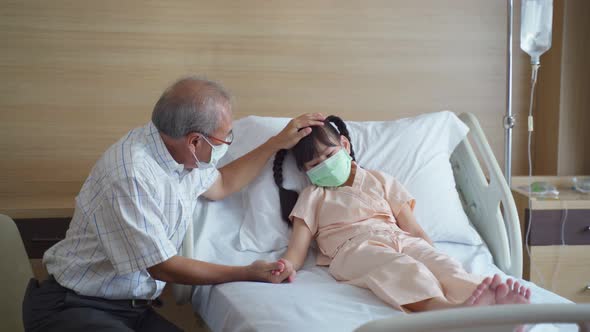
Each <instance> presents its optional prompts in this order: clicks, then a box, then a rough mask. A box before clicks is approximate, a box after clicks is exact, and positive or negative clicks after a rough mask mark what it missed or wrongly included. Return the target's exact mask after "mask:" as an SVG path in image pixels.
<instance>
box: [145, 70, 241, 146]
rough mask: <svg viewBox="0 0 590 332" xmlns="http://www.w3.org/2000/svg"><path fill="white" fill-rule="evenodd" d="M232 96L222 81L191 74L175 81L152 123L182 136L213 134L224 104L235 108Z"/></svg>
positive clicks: (154, 114)
mask: <svg viewBox="0 0 590 332" xmlns="http://www.w3.org/2000/svg"><path fill="white" fill-rule="evenodd" d="M231 102H232V100H231V95H230V94H229V92H228V91H227V90H226V89H225V88H224V87H223V86H222V85H221V84H219V83H217V82H214V81H210V80H208V79H205V78H201V77H196V76H189V77H185V78H182V79H180V80H178V81H176V83H174V84H172V85H171V86H170V87H169V88H168V89H166V91H164V93H163V94H162V96H161V97H160V99H159V100H158V102H157V103H156V106H154V111H153V112H152V122H153V123H154V125H155V126H156V128H158V130H159V131H161V132H162V133H164V134H166V135H168V136H170V137H173V138H180V137H183V136H186V135H188V134H190V133H193V132H197V133H201V134H204V135H210V134H211V133H213V132H214V131H215V130H216V129H217V126H218V122H219V121H218V120H219V113H218V109H219V107H220V106H222V107H223V106H225V107H227V109H228V111H231Z"/></svg>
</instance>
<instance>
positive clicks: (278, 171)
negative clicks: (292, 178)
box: [272, 115, 356, 225]
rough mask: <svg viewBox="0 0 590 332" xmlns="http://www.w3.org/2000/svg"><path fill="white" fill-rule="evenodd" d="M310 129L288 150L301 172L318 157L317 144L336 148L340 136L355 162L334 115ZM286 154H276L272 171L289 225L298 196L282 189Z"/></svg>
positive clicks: (345, 133) (346, 134) (343, 129)
mask: <svg viewBox="0 0 590 332" xmlns="http://www.w3.org/2000/svg"><path fill="white" fill-rule="evenodd" d="M332 124H334V125H335V126H336V128H337V129H336V128H334V127H333V126H332ZM311 129H312V130H311V133H310V134H309V135H307V136H305V137H304V138H302V139H301V140H300V141H299V143H297V144H296V145H295V146H294V147H293V148H292V149H291V150H290V151H291V152H292V153H293V156H294V157H295V163H296V164H297V168H299V169H300V170H303V168H304V164H305V163H306V162H308V161H310V160H312V159H314V158H316V157H317V156H318V155H319V151H318V149H317V144H318V143H321V144H324V145H326V146H337V145H340V136H344V137H346V138H347V139H348V141H349V142H351V144H350V156H351V157H352V160H356V159H355V156H354V150H353V148H352V141H351V139H350V134H349V132H348V128H347V127H346V124H345V123H344V121H343V120H342V119H341V118H339V117H337V116H335V115H330V116H329V117H327V118H326V119H325V120H324V126H313V127H311ZM287 152H288V150H280V151H279V152H277V153H276V155H275V159H274V162H273V168H272V171H273V177H274V180H275V183H276V185H277V186H278V187H279V199H280V203H281V217H282V218H283V220H285V221H286V222H287V223H288V224H289V225H291V223H290V220H289V214H291V211H292V210H293V207H295V203H297V198H299V194H298V193H297V192H296V191H294V190H288V189H285V188H284V187H283V162H284V161H285V157H286V156H287Z"/></svg>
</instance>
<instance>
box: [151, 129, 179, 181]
mask: <svg viewBox="0 0 590 332" xmlns="http://www.w3.org/2000/svg"><path fill="white" fill-rule="evenodd" d="M146 140H147V145H148V147H149V149H150V152H151V153H152V156H153V157H154V159H155V160H156V162H157V163H158V165H160V167H162V168H163V169H164V170H166V171H167V172H168V173H170V174H174V173H176V174H178V175H183V174H184V171H185V169H184V165H183V164H179V163H177V162H176V160H174V158H172V155H171V154H170V152H169V151H168V148H167V147H166V145H165V144H164V141H163V140H162V137H161V136H160V132H159V131H158V128H156V126H154V124H153V123H152V122H151V121H150V122H149V123H148V124H147V125H146Z"/></svg>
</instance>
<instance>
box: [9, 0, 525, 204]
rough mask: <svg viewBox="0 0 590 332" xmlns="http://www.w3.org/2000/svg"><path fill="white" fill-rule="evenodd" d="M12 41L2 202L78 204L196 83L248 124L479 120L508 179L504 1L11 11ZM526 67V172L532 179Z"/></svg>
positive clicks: (519, 104)
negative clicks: (135, 136) (220, 87)
mask: <svg viewBox="0 0 590 332" xmlns="http://www.w3.org/2000/svg"><path fill="white" fill-rule="evenodd" d="M0 41H2V42H1V43H0V132H1V136H0V137H1V140H0V154H1V156H2V162H1V163H0V200H2V199H4V200H6V199H7V198H8V197H25V198H26V197H31V196H43V197H45V198H47V197H48V195H49V196H51V197H54V196H64V197H67V198H68V199H69V200H71V197H73V196H74V195H75V193H76V192H77V191H78V189H79V187H80V185H81V183H82V181H83V180H84V179H85V177H86V176H87V174H88V172H89V170H90V168H91V167H92V165H93V164H94V162H95V161H96V160H97V158H99V156H100V154H101V153H102V152H103V151H104V150H105V149H106V148H107V147H108V146H109V145H111V144H112V143H114V142H115V141H116V140H117V139H118V138H119V137H120V136H121V135H123V134H124V133H125V132H126V131H128V130H129V129H130V128H131V127H134V126H138V125H141V124H144V123H145V122H147V121H148V120H149V117H150V114H151V109H152V107H153V104H154V103H155V101H156V100H157V98H158V97H159V95H160V93H161V91H162V90H163V89H164V88H165V87H166V86H167V85H168V84H170V83H171V82H173V81H174V80H175V79H177V78H178V77H180V76H183V75H186V74H201V75H206V76H208V77H209V78H213V79H216V80H219V81H221V82H222V83H223V84H224V85H226V86H227V87H228V88H229V89H230V90H231V91H232V92H233V93H234V94H235V96H236V102H237V103H236V107H235V115H236V117H237V118H239V117H242V116H245V115H248V114H257V115H273V116H295V115H297V114H300V113H303V112H315V111H321V112H324V113H329V114H339V115H341V116H343V117H344V118H345V119H350V120H383V119H396V118H400V117H406V116H411V115H416V114H420V113H424V112H431V111H437V110H443V109H451V110H454V111H456V112H459V113H460V112H473V113H475V114H476V115H477V117H478V118H479V119H480V121H481V123H482V125H483V127H484V130H485V131H486V134H487V135H488V138H489V140H490V143H491V145H492V148H493V150H494V152H495V154H496V156H497V158H498V161H499V162H500V164H501V165H503V144H504V136H503V134H504V131H503V127H502V116H503V114H504V109H505V98H506V96H505V90H506V69H505V68H506V58H505V51H506V47H505V46H506V45H505V43H506V4H505V2H504V1H489V0H448V1H438V0H414V1H405V0H371V1H335V0H332V1H328V0H325V1H312V0H304V1H262V0H253V1H229V0H226V1H165V2H161V1H120V0H118V1H112V0H108V1H66V0H54V1H31V0H20V1H2V2H1V3H0ZM515 45H516V47H515V52H517V50H518V48H517V47H518V46H517V44H516V41H515ZM523 61H524V63H525V64H526V61H527V59H526V58H525V57H524V56H523V55H517V56H516V60H515V74H514V77H515V85H514V91H515V100H514V110H515V113H516V115H517V119H518V120H519V123H518V124H517V127H516V129H515V132H514V162H513V169H514V174H522V173H524V171H525V165H526V163H525V161H526V159H525V156H526V153H525V152H526V149H525V142H526V140H525V139H524V138H525V134H526V132H525V131H524V128H525V127H524V125H525V120H526V116H525V115H524V114H525V111H526V110H523V109H525V108H526V101H524V102H523V100H522V98H520V96H521V95H522V94H523V93H525V95H526V96H528V85H527V84H528V71H527V70H528V66H523V65H522V63H523ZM524 99H525V100H526V97H525V98H524ZM46 204H48V205H51V204H54V202H53V203H52V201H51V200H49V201H47V203H46Z"/></svg>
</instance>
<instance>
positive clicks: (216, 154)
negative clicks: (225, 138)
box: [191, 136, 229, 169]
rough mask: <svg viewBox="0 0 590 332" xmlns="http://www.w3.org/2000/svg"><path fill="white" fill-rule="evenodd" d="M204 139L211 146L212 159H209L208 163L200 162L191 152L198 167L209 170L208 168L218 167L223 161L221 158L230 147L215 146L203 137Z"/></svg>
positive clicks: (225, 145) (224, 145)
mask: <svg viewBox="0 0 590 332" xmlns="http://www.w3.org/2000/svg"><path fill="white" fill-rule="evenodd" d="M203 139H204V140H205V142H207V144H209V145H210V146H211V159H209V162H208V163H205V162H202V161H199V158H197V155H196V154H195V153H194V152H192V151H191V152H192V153H193V157H195V160H196V164H197V167H198V168H200V169H208V168H213V167H216V166H217V163H218V162H219V160H221V158H223V156H224V155H225V153H226V152H227V149H228V148H229V146H228V145H227V144H221V145H213V144H211V142H209V140H208V139H206V138H205V137H204V136H203Z"/></svg>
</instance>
